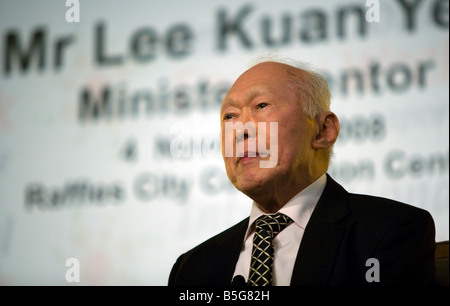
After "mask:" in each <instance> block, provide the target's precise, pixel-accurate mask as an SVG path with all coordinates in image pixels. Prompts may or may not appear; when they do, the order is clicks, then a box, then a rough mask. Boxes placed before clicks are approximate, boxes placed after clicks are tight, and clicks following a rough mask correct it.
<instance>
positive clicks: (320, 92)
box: [250, 56, 331, 119]
mask: <svg viewBox="0 0 450 306" xmlns="http://www.w3.org/2000/svg"><path fill="white" fill-rule="evenodd" d="M264 62H274V63H280V64H285V65H289V66H291V67H293V68H295V69H299V70H301V71H303V72H304V73H305V74H306V77H298V75H293V74H292V73H289V71H288V74H289V75H291V76H292V77H293V78H292V81H293V82H294V83H295V85H296V86H297V88H298V90H299V92H298V94H299V96H300V100H301V101H302V107H303V111H304V113H305V114H306V116H307V117H308V118H310V119H312V118H314V117H315V116H316V115H318V114H320V113H322V112H325V111H329V110H330V103H331V93H330V89H329V87H328V82H327V80H326V79H325V77H324V76H323V75H322V74H321V73H320V72H319V71H318V69H316V68H315V67H313V66H312V65H311V64H308V63H305V62H300V61H296V60H293V59H287V58H280V57H278V56H263V57H258V58H257V59H255V60H253V61H252V62H251V64H250V67H253V66H256V65H258V64H261V63H264Z"/></svg>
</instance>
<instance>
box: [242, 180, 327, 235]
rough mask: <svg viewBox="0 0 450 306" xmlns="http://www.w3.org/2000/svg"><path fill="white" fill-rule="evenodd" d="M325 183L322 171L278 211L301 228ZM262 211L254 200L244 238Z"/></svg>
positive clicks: (251, 229)
mask: <svg viewBox="0 0 450 306" xmlns="http://www.w3.org/2000/svg"><path fill="white" fill-rule="evenodd" d="M326 183H327V176H326V174H325V173H324V174H323V175H322V176H320V177H319V178H318V179H317V180H316V181H314V182H313V183H312V184H311V185H309V186H308V187H306V188H305V189H303V190H302V191H300V192H299V193H297V194H296V195H295V196H294V197H293V198H292V199H290V200H289V201H288V202H287V203H286V204H285V205H284V206H283V207H282V208H281V209H280V210H279V211H278V212H280V213H283V214H285V215H286V216H288V217H289V218H291V219H292V220H293V221H294V223H296V224H297V225H298V226H299V227H300V228H302V229H303V230H304V229H305V228H306V225H307V224H308V221H309V218H310V217H311V215H312V213H313V211H314V208H315V207H316V204H317V202H318V201H319V198H320V196H321V195H322V192H323V190H324V189H325V185H326ZM263 214H264V212H263V211H262V210H261V209H260V208H259V207H258V205H257V204H256V202H255V201H253V204H252V210H251V212H250V219H249V223H248V228H247V232H246V235H245V237H246V238H245V239H247V237H248V235H250V233H251V232H252V231H253V229H254V222H255V221H256V219H258V218H259V217H260V216H262V215H263Z"/></svg>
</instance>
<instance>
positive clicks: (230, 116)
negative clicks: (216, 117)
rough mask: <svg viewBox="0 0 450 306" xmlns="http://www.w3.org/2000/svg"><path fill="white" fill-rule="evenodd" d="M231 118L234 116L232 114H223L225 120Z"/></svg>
mask: <svg viewBox="0 0 450 306" xmlns="http://www.w3.org/2000/svg"><path fill="white" fill-rule="evenodd" d="M231 118H233V115H232V114H226V115H224V116H223V120H229V119H231Z"/></svg>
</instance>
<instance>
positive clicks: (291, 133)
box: [221, 63, 314, 195]
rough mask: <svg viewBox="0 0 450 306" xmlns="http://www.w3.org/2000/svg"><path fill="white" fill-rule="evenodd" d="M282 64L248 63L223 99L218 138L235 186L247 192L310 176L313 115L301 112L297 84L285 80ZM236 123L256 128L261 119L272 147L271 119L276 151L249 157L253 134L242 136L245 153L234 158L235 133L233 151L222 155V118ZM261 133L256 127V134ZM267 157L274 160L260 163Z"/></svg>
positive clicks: (266, 189) (301, 179)
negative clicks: (275, 132) (266, 164)
mask: <svg viewBox="0 0 450 306" xmlns="http://www.w3.org/2000/svg"><path fill="white" fill-rule="evenodd" d="M286 69H287V66H286V65H283V64H277V63H263V64H259V65H257V66H255V67H253V68H251V69H250V70H248V71H246V72H245V73H244V74H242V75H241V76H240V77H239V78H238V80H237V81H236V82H235V83H234V85H233V86H232V87H231V89H230V91H229V92H228V94H227V95H226V97H225V99H224V100H223V103H222V108H221V129H222V136H221V137H222V155H223V158H224V162H225V168H226V171H227V175H228V178H229V179H230V181H231V182H232V183H233V185H234V186H235V187H236V188H237V189H238V190H240V191H242V192H243V193H245V194H247V195H253V194H258V193H260V192H270V190H271V189H272V188H278V187H277V186H280V185H283V184H284V183H287V182H289V183H291V182H295V183H297V184H303V183H305V181H307V180H308V179H309V176H308V175H309V173H310V170H311V169H309V168H310V167H311V165H310V161H311V160H312V158H313V150H312V148H311V142H312V139H313V137H314V136H313V134H314V120H312V119H308V118H307V117H306V116H305V114H304V112H303V110H302V106H301V101H299V99H298V96H297V93H298V89H297V88H296V87H295V85H294V83H293V82H292V81H290V80H289V79H288V74H287V70H286ZM298 73H301V72H298ZM239 122H240V123H242V124H246V123H249V122H251V123H252V124H253V126H254V127H256V128H257V127H258V123H265V129H266V137H265V138H266V146H267V147H268V149H270V150H272V149H273V148H269V145H271V146H273V144H274V140H276V139H270V127H271V124H270V123H271V122H276V123H277V124H278V135H277V136H278V139H277V140H278V141H277V143H278V152H273V151H272V152H271V153H270V154H271V155H269V156H265V157H261V156H260V155H258V153H259V152H256V156H254V157H249V156H248V155H250V154H248V151H249V148H250V151H252V150H251V146H250V147H249V143H250V142H251V141H255V139H252V138H245V137H244V140H243V142H244V157H237V155H236V150H235V149H236V137H233V141H232V142H233V148H232V149H233V152H234V154H232V156H229V155H228V154H225V149H226V145H227V142H226V139H225V137H226V135H225V130H226V129H225V126H226V123H232V124H236V123H239ZM261 126H263V125H260V127H261ZM272 126H273V124H272ZM227 130H229V129H227ZM260 133H261V130H260V129H258V128H257V129H256V135H254V136H255V137H256V139H258V136H259V135H258V134H260ZM250 134H251V133H250ZM250 136H251V135H250ZM272 136H274V135H273V134H272ZM228 148H229V147H228ZM256 148H258V145H256ZM257 151H258V150H257ZM241 153H242V152H241ZM276 153H278V154H277V156H276V155H275V154H276ZM262 155H264V154H262ZM271 157H272V160H274V161H275V164H273V165H272V166H271V167H268V168H262V167H261V163H260V162H261V161H263V162H264V161H266V162H267V161H268V160H270V159H271ZM274 157H276V158H274Z"/></svg>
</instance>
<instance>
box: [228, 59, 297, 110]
mask: <svg viewBox="0 0 450 306" xmlns="http://www.w3.org/2000/svg"><path fill="white" fill-rule="evenodd" d="M287 67H289V66H287V65H283V64H278V63H263V64H259V65H257V66H255V67H252V68H250V69H249V70H247V71H246V72H244V73H243V74H242V75H241V76H240V77H239V78H238V79H237V80H236V82H235V83H234V84H233V86H232V87H231V88H230V90H229V91H228V93H227V95H226V96H225V98H224V100H223V102H222V108H223V107H224V106H226V105H229V104H233V103H236V102H237V101H243V100H246V101H250V100H252V99H253V98H255V97H257V96H260V95H273V96H275V95H285V94H289V93H292V92H294V84H293V83H292V75H293V74H292V73H291V72H289V71H288V69H287Z"/></svg>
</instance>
